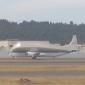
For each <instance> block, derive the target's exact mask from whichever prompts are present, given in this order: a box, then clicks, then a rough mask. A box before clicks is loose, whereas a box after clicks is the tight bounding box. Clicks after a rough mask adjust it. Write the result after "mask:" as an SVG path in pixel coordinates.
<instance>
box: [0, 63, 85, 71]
mask: <svg viewBox="0 0 85 85" xmlns="http://www.w3.org/2000/svg"><path fill="white" fill-rule="evenodd" d="M36 71H41V72H42V71H55V72H60V71H77V72H80V71H83V72H84V71H85V65H0V72H36Z"/></svg>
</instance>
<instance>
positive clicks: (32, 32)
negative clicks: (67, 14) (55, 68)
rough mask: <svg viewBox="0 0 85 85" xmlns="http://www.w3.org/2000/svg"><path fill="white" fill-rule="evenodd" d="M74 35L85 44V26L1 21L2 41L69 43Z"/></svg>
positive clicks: (0, 38)
mask: <svg viewBox="0 0 85 85" xmlns="http://www.w3.org/2000/svg"><path fill="white" fill-rule="evenodd" d="M73 34H76V35H77V38H78V42H79V43H85V24H79V25H77V24H74V23H73V22H72V21H70V23H69V24H67V23H52V22H45V21H43V22H37V21H34V20H32V21H23V22H21V23H17V22H9V21H8V20H0V40H5V39H19V40H49V41H50V42H51V43H55V42H56V43H61V44H63V43H69V42H70V41H71V38H72V36H73Z"/></svg>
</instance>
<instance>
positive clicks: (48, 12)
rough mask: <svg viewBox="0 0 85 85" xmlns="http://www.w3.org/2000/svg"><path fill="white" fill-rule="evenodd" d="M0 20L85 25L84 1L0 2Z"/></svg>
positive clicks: (38, 0)
mask: <svg viewBox="0 0 85 85" xmlns="http://www.w3.org/2000/svg"><path fill="white" fill-rule="evenodd" d="M0 19H7V20H9V21H15V22H22V21H24V20H26V21H30V20H35V21H49V22H63V23H69V22H70V21H73V22H74V23H75V24H80V23H85V0H0Z"/></svg>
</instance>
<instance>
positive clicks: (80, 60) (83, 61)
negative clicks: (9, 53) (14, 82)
mask: <svg viewBox="0 0 85 85" xmlns="http://www.w3.org/2000/svg"><path fill="white" fill-rule="evenodd" d="M69 56H70V57H69ZM71 56H73V57H71ZM77 56H78V57H77ZM0 65H20V66H21V65H35V66H36V65H85V53H73V54H69V55H64V56H62V58H60V57H51V58H49V57H41V58H39V57H38V58H37V59H36V60H32V59H29V58H15V59H14V58H0ZM5 76H6V77H38V76H41V77H46V76H48V77H49V76H55V77H57V76H84V77H85V72H79V71H77V72H76V71H63V72H56V71H51V72H45V71H44V72H39V71H38V72H0V77H5Z"/></svg>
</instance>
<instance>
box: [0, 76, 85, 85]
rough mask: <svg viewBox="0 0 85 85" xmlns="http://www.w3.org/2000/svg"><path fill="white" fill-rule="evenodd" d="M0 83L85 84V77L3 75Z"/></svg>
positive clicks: (5, 84)
mask: <svg viewBox="0 0 85 85" xmlns="http://www.w3.org/2000/svg"><path fill="white" fill-rule="evenodd" d="M0 85H85V77H36V78H35V77H33V78H32V77H29V78H14V77H13V78H12V77H9V78H8V77H3V78H0Z"/></svg>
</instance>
